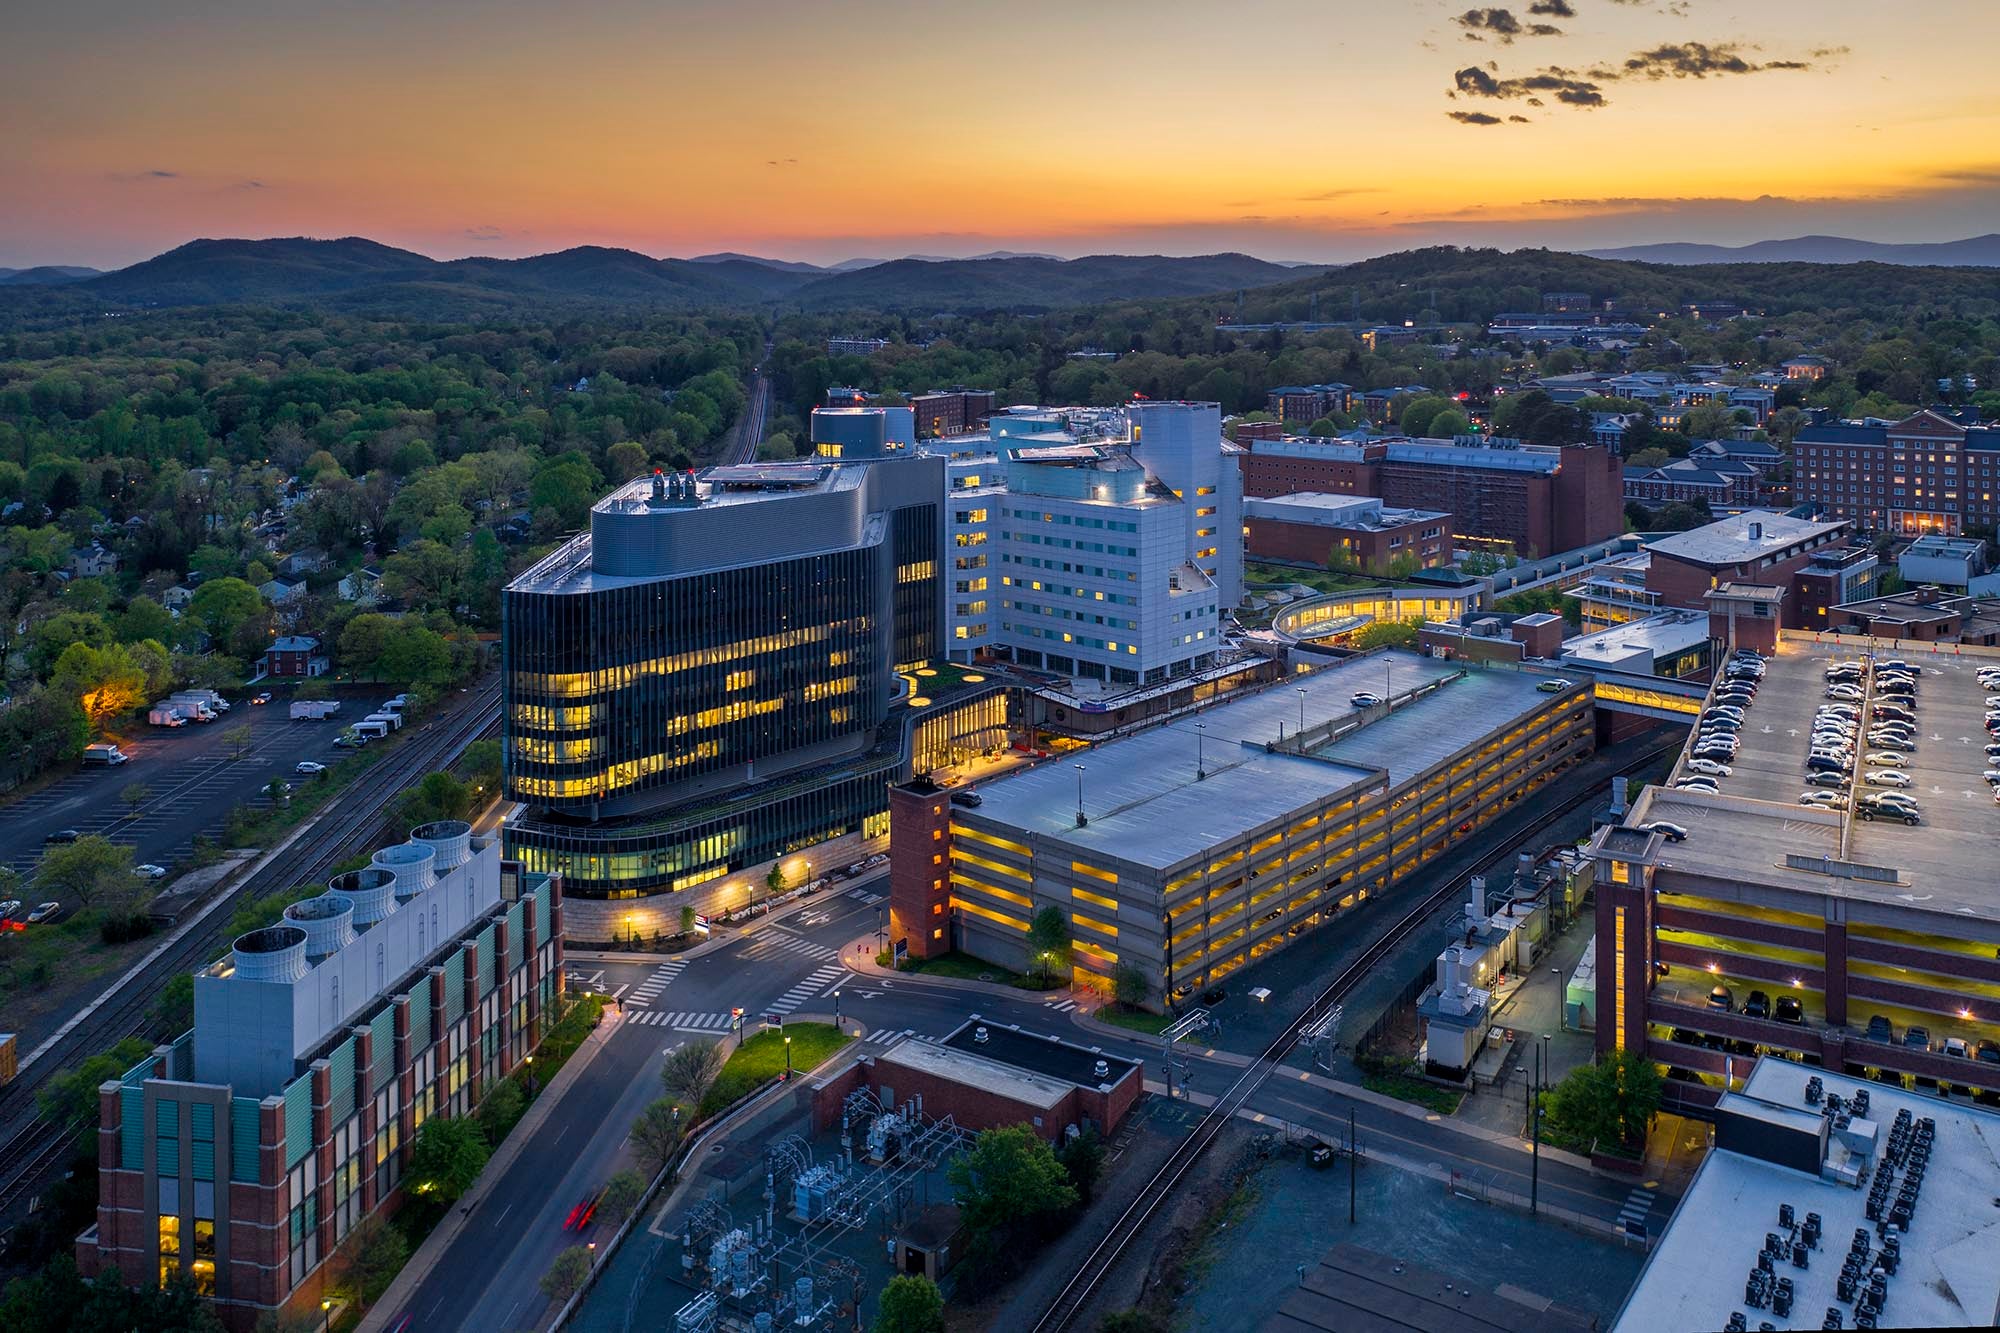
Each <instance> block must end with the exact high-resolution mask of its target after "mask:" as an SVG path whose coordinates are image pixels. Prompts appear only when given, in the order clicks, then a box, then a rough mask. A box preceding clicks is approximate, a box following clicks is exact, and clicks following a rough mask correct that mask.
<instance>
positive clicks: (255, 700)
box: [250, 690, 271, 708]
mask: <svg viewBox="0 0 2000 1333" xmlns="http://www.w3.org/2000/svg"><path fill="white" fill-rule="evenodd" d="M250 702H251V703H252V704H254V705H256V706H257V707H259V708H262V707H263V706H264V705H265V704H267V703H269V702H271V692H270V691H269V690H259V691H258V692H257V693H255V694H253V695H251V696H250Z"/></svg>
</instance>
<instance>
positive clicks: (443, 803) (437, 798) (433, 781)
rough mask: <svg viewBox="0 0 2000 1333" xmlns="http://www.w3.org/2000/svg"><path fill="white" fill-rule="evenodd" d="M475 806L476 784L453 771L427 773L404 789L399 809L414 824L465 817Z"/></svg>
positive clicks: (405, 819) (405, 820)
mask: <svg viewBox="0 0 2000 1333" xmlns="http://www.w3.org/2000/svg"><path fill="white" fill-rule="evenodd" d="M471 808H472V788H471V787H470V786H469V785H467V784H466V783H465V782H463V781H462V780H460V779H459V778H457V777H456V776H454V775H453V774H450V773H426V774H424V776H423V778H422V780H420V781H419V782H418V783H417V785H416V786H414V787H412V788H410V790H408V791H407V792H404V793H403V800H402V804H401V806H400V807H399V813H400V814H401V816H402V819H403V822H404V823H406V824H408V825H410V826H411V827H412V828H414V827H416V826H417V825H419V824H430V823H434V822H436V821H437V820H440V819H463V818H465V815H466V813H467V812H468V811H469V810H470V809H471Z"/></svg>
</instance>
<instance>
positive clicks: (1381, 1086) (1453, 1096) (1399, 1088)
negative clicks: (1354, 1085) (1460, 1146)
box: [1361, 1074, 1465, 1115]
mask: <svg viewBox="0 0 2000 1333" xmlns="http://www.w3.org/2000/svg"><path fill="white" fill-rule="evenodd" d="M1361 1086H1362V1087H1364V1088H1366V1089H1368V1090H1369V1091H1370V1092H1379V1093H1381V1094H1382V1095H1383V1096H1384V1097H1394V1098H1395V1099H1396V1100H1397V1101H1402V1102H1413V1103H1415V1104H1416V1105H1418V1106H1422V1107H1425V1108H1427V1109H1429V1110H1432V1111H1436V1112H1437V1113H1438V1114H1439V1115H1451V1114H1453V1113H1454V1112H1456V1111H1457V1110H1458V1104H1459V1103H1460V1102H1461V1101H1464V1100H1465V1094H1464V1093H1462V1092H1453V1091H1452V1090H1451V1089H1449V1088H1440V1087H1439V1086H1437V1084H1435V1083H1426V1082H1424V1081H1423V1080H1422V1079H1420V1078H1411V1077H1410V1076H1409V1075H1407V1074H1364V1075H1362V1077H1361Z"/></svg>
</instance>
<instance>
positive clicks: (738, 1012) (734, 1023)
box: [729, 1007, 743, 1037]
mask: <svg viewBox="0 0 2000 1333" xmlns="http://www.w3.org/2000/svg"><path fill="white" fill-rule="evenodd" d="M729 1030H730V1031H731V1032H733V1033H735V1034H736V1035H737V1036H739V1037H740V1036H742V1035H743V1010H742V1009H741V1008H740V1007H739V1008H735V1009H731V1010H730V1011H729Z"/></svg>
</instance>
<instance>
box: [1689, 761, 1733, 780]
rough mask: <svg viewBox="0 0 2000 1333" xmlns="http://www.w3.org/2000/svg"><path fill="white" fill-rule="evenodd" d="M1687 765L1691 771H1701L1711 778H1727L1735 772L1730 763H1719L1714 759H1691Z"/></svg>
mask: <svg viewBox="0 0 2000 1333" xmlns="http://www.w3.org/2000/svg"><path fill="white" fill-rule="evenodd" d="M1687 766H1688V770H1689V771H1690V772H1693V773H1700V774H1703V775H1704V776H1707V777H1711V778H1726V777H1728V776H1729V775H1730V774H1731V773H1733V772H1735V770H1734V769H1732V768H1730V766H1729V765H1727V764H1718V763H1716V762H1715V761H1714V760H1713V759H1690V760H1688V764H1687Z"/></svg>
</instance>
